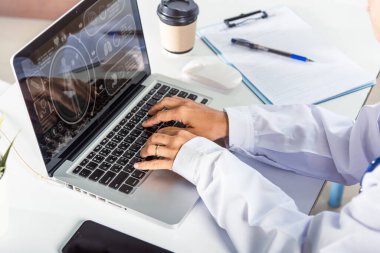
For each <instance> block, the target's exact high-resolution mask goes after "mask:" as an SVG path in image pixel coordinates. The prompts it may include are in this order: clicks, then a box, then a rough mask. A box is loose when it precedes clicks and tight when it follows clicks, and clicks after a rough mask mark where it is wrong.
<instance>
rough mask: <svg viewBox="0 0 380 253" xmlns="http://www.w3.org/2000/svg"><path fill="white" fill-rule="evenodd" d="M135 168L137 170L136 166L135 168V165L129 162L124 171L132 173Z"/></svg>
mask: <svg viewBox="0 0 380 253" xmlns="http://www.w3.org/2000/svg"><path fill="white" fill-rule="evenodd" d="M134 170H135V168H134V167H133V165H131V164H127V165H126V166H125V167H124V168H123V171H125V172H127V173H132V172H133V171H134Z"/></svg>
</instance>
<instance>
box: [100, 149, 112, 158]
mask: <svg viewBox="0 0 380 253" xmlns="http://www.w3.org/2000/svg"><path fill="white" fill-rule="evenodd" d="M110 153H111V150H109V149H108V148H103V149H102V150H100V152H99V155H102V156H108V155H109V154H110Z"/></svg>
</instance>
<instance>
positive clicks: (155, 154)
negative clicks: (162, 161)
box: [154, 144, 159, 157]
mask: <svg viewBox="0 0 380 253" xmlns="http://www.w3.org/2000/svg"><path fill="white" fill-rule="evenodd" d="M158 147H159V146H158V145H157V144H156V150H155V152H154V156H155V157H158V155H157V154H158Z"/></svg>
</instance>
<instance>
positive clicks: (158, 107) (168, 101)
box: [148, 97, 183, 115]
mask: <svg viewBox="0 0 380 253" xmlns="http://www.w3.org/2000/svg"><path fill="white" fill-rule="evenodd" d="M182 104H183V100H182V99H180V98H179V97H168V98H164V99H162V100H161V101H160V102H158V103H157V104H155V105H153V106H152V108H150V110H149V111H148V113H149V114H150V115H154V114H156V113H157V112H159V111H162V110H163V109H165V108H166V109H172V108H175V107H178V106H180V105H182Z"/></svg>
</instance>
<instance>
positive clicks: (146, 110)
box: [141, 104, 150, 112]
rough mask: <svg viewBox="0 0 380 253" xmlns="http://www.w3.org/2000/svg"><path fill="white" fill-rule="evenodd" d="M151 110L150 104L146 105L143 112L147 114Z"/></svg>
mask: <svg viewBox="0 0 380 253" xmlns="http://www.w3.org/2000/svg"><path fill="white" fill-rule="evenodd" d="M149 109H150V106H149V105H148V104H146V105H144V106H143V107H142V108H141V110H143V111H145V112H148V111H149Z"/></svg>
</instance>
